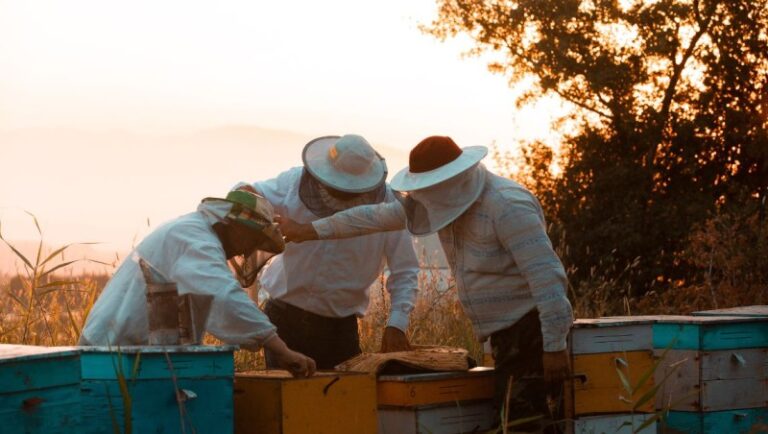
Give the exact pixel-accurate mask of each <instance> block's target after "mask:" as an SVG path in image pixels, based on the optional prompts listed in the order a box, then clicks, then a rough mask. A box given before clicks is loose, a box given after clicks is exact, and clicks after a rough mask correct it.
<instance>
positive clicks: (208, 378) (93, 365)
mask: <svg viewBox="0 0 768 434" xmlns="http://www.w3.org/2000/svg"><path fill="white" fill-rule="evenodd" d="M235 348H236V347H233V346H224V347H215V346H167V347H163V346H135V347H122V348H119V349H118V348H107V347H80V350H81V356H80V362H81V363H80V374H81V376H82V382H81V384H80V396H81V406H82V419H83V425H82V429H81V430H79V432H82V433H112V432H117V431H115V427H117V428H118V429H119V432H127V429H126V427H127V426H128V425H130V428H131V431H132V432H134V433H182V432H185V433H194V432H197V433H232V432H233V423H234V422H233V380H234V359H233V351H234V349H235Z"/></svg>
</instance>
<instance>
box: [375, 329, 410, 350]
mask: <svg viewBox="0 0 768 434" xmlns="http://www.w3.org/2000/svg"><path fill="white" fill-rule="evenodd" d="M410 349H411V344H409V343H408V337H407V336H405V333H403V331H402V330H400V329H398V328H395V327H387V328H385V329H384V336H382V337H381V352H382V353H393V352H395V351H408V350H410Z"/></svg>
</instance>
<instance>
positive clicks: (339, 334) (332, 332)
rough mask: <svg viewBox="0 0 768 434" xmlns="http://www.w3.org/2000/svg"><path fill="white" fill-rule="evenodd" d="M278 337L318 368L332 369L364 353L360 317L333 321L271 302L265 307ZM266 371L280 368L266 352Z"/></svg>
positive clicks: (273, 356)
mask: <svg viewBox="0 0 768 434" xmlns="http://www.w3.org/2000/svg"><path fill="white" fill-rule="evenodd" d="M264 313H266V314H267V317H269V320H270V321H271V322H272V324H274V325H275V327H277V335H278V336H280V338H281V339H282V340H283V341H285V344H286V345H288V348H290V349H292V350H293V351H298V352H300V353H302V354H304V355H305V356H308V357H311V358H312V359H314V360H315V363H316V364H317V369H333V367H334V366H336V365H338V364H339V363H341V362H343V361H345V360H347V359H350V358H352V357H354V356H356V355H358V354H360V353H361V350H360V336H359V334H358V332H357V317H355V316H354V315H351V316H348V317H344V318H330V317H325V316H321V315H317V314H314V313H312V312H307V311H306V310H304V309H300V308H298V307H296V306H292V305H290V304H288V303H285V302H282V301H280V300H269V301H268V302H267V305H266V306H265V307H264ZM264 357H265V359H266V362H267V368H270V369H277V368H279V367H278V366H277V358H276V357H275V355H274V354H273V353H272V352H271V351H268V350H266V349H265V350H264Z"/></svg>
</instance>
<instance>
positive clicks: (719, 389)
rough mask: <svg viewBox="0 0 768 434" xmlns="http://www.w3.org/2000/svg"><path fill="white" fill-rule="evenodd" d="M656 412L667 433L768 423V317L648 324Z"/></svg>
mask: <svg viewBox="0 0 768 434" xmlns="http://www.w3.org/2000/svg"><path fill="white" fill-rule="evenodd" d="M654 346H655V347H656V353H657V355H658V356H659V357H660V358H662V360H661V362H660V366H659V369H657V371H656V381H657V383H658V384H660V385H661V387H660V389H659V393H658V394H657V407H658V408H659V409H671V410H672V411H670V412H669V414H668V417H667V419H666V422H665V424H666V427H667V431H668V432H680V433H682V432H684V433H721V432H732V433H739V432H749V430H750V429H751V427H752V426H753V425H755V424H756V423H763V424H768V409H767V408H766V407H768V318H767V317H759V316H717V315H702V316H670V317H661V318H660V319H659V321H658V322H657V323H656V324H655V325H654Z"/></svg>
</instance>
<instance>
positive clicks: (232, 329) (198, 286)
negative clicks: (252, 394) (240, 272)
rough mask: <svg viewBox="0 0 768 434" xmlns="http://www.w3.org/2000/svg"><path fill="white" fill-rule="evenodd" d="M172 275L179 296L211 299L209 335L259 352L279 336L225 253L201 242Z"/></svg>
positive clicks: (183, 256) (181, 258)
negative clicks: (202, 296) (270, 340)
mask: <svg viewBox="0 0 768 434" xmlns="http://www.w3.org/2000/svg"><path fill="white" fill-rule="evenodd" d="M180 253H181V255H180V256H179V258H178V260H177V261H176V263H175V265H174V267H173V269H172V271H171V275H170V276H168V277H169V278H170V279H171V281H173V282H175V283H176V285H177V287H178V289H179V294H180V295H183V294H188V293H190V294H202V295H212V296H213V302H212V303H211V311H210V315H209V317H208V322H207V324H206V331H208V332H209V333H211V334H212V335H213V336H216V337H217V338H219V339H221V340H222V341H224V342H226V343H228V344H237V345H240V346H242V347H243V348H246V349H257V348H259V347H260V346H262V345H263V344H264V343H265V342H266V341H267V340H269V339H270V338H272V337H274V336H276V332H275V330H276V329H275V326H273V325H272V323H270V322H269V319H268V318H267V316H266V315H265V314H264V313H263V312H262V311H261V310H260V309H259V308H258V306H256V304H254V302H253V301H251V299H250V298H249V297H248V295H247V294H246V293H245V291H243V289H242V288H241V287H240V284H239V283H238V282H237V280H236V279H235V277H234V275H233V274H232V272H231V271H230V269H229V267H227V264H226V261H225V256H224V250H223V248H222V247H221V246H220V245H216V244H215V243H213V242H205V241H198V242H194V243H193V244H192V245H188V246H187V248H186V249H184V250H183V251H182V252H180Z"/></svg>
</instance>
